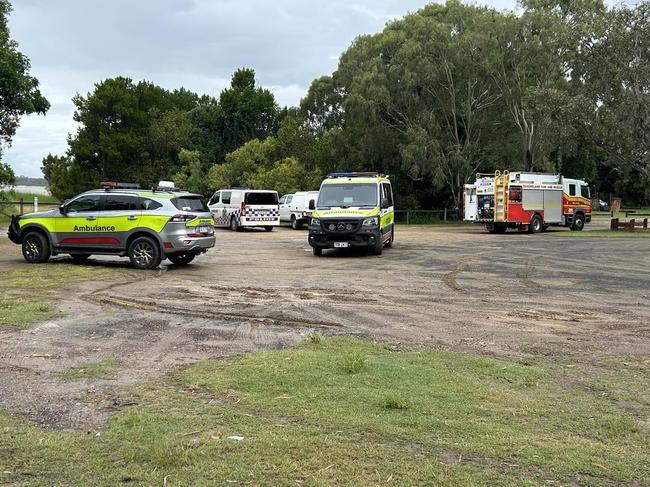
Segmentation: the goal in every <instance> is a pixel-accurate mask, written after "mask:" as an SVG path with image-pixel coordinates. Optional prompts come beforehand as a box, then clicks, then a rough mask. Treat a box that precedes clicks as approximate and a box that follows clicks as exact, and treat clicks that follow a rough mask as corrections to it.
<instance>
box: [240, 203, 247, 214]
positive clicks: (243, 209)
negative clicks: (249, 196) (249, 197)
mask: <svg viewBox="0 0 650 487" xmlns="http://www.w3.org/2000/svg"><path fill="white" fill-rule="evenodd" d="M239 209H240V210H241V211H240V214H241V216H246V202H245V201H242V202H241V206H240V207H239Z"/></svg>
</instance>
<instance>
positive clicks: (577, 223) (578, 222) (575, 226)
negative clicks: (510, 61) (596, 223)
mask: <svg viewBox="0 0 650 487" xmlns="http://www.w3.org/2000/svg"><path fill="white" fill-rule="evenodd" d="M583 228H585V216H584V215H583V214H582V213H578V214H577V215H576V216H574V217H573V223H572V224H571V230H573V231H574V232H581V231H582V229H583Z"/></svg>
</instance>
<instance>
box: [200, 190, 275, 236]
mask: <svg viewBox="0 0 650 487" xmlns="http://www.w3.org/2000/svg"><path fill="white" fill-rule="evenodd" d="M208 207H209V208H210V211H211V212H212V215H213V217H214V224H215V226H218V227H230V229H231V230H234V231H239V230H240V229H242V228H243V227H262V228H264V230H266V231H267V232H270V231H271V230H273V227H277V226H279V225H280V199H279V198H278V192H277V191H269V190H264V189H220V190H219V191H217V192H216V193H214V195H212V198H210V201H209V202H208Z"/></svg>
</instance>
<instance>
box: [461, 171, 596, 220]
mask: <svg viewBox="0 0 650 487" xmlns="http://www.w3.org/2000/svg"><path fill="white" fill-rule="evenodd" d="M464 206H465V209H464V213H465V215H464V216H465V220H466V221H471V222H475V223H482V224H484V225H485V226H486V228H487V229H488V230H489V231H490V232H492V233H504V232H505V231H506V230H507V229H508V228H517V229H519V230H521V231H523V230H528V231H529V232H530V233H538V232H542V231H544V230H546V229H547V228H548V227H549V226H550V225H557V226H564V227H569V228H571V230H577V231H580V230H582V229H583V228H584V226H585V223H589V222H590V221H591V198H590V193H589V185H588V184H587V183H586V182H585V181H584V180H581V179H567V178H564V177H562V176H561V175H559V174H543V173H534V172H508V171H503V172H500V171H496V172H495V174H493V175H486V174H477V175H476V182H475V183H473V184H466V185H465V193H464Z"/></svg>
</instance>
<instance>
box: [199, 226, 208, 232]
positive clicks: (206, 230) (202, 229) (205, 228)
mask: <svg viewBox="0 0 650 487" xmlns="http://www.w3.org/2000/svg"><path fill="white" fill-rule="evenodd" d="M199 233H210V227H199Z"/></svg>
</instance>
